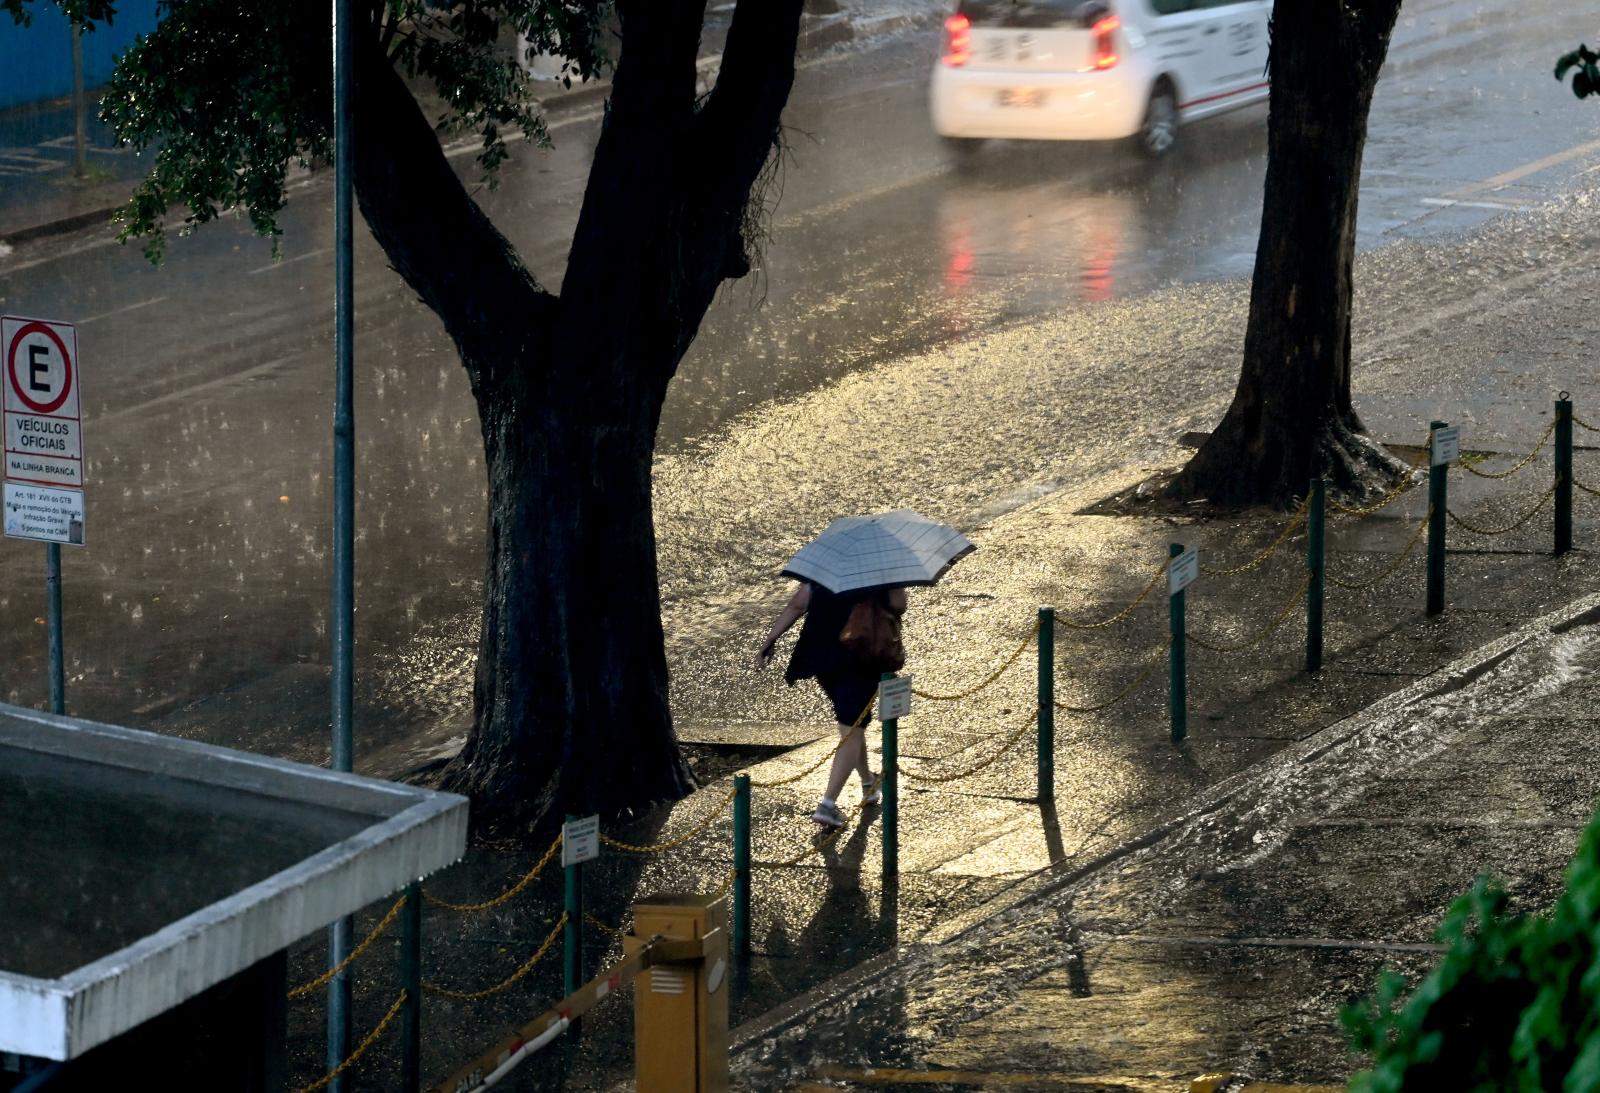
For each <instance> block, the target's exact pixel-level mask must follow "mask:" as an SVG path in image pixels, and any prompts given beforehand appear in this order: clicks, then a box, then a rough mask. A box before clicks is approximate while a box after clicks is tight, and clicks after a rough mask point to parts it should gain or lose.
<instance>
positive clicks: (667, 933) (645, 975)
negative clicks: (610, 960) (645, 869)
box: [623, 895, 729, 1093]
mask: <svg viewBox="0 0 1600 1093" xmlns="http://www.w3.org/2000/svg"><path fill="white" fill-rule="evenodd" d="M657 937H659V938H662V939H665V940H670V941H675V942H689V943H698V944H689V945H685V946H683V948H684V949H685V958H684V959H682V960H677V959H673V960H669V961H663V962H652V965H651V966H650V967H648V968H646V969H645V970H644V971H643V972H641V973H640V974H639V976H638V978H636V979H635V980H634V981H633V1020H634V1037H633V1044H634V1048H633V1050H634V1073H635V1074H636V1076H637V1086H638V1090H639V1093H724V1091H725V1090H726V1089H727V1088H728V989H729V988H728V972H729V968H728V904H727V901H726V899H725V898H723V897H721V896H715V897H713V896H700V895H660V896H651V897H650V898H649V899H646V900H644V901H643V902H640V903H636V904H634V905H633V932H632V933H631V934H629V935H628V936H627V937H625V938H624V939H623V950H624V952H629V953H631V952H633V951H635V950H637V949H639V948H641V947H643V946H644V945H645V944H646V943H648V942H649V941H650V940H651V939H652V938H657ZM677 947H678V946H673V948H677ZM696 952H697V953H698V955H690V954H693V953H696Z"/></svg>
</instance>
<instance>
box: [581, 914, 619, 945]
mask: <svg viewBox="0 0 1600 1093" xmlns="http://www.w3.org/2000/svg"><path fill="white" fill-rule="evenodd" d="M583 921H585V922H587V923H588V924H589V925H590V926H593V927H595V928H596V929H597V930H600V931H601V932H602V933H606V934H610V935H611V936H612V937H613V938H616V939H617V940H618V941H620V940H622V939H623V938H624V937H626V936H628V931H626V930H624V929H622V928H621V927H619V926H613V925H611V924H610V923H608V922H601V921H600V920H599V919H597V918H595V917H594V916H593V915H591V914H590V913H589V912H588V911H585V912H584V913H583Z"/></svg>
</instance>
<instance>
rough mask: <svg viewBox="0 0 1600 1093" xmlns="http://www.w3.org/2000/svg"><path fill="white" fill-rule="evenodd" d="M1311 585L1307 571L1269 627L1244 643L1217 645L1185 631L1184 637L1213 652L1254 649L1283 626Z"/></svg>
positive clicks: (1237, 651) (1234, 651) (1238, 651)
mask: <svg viewBox="0 0 1600 1093" xmlns="http://www.w3.org/2000/svg"><path fill="white" fill-rule="evenodd" d="M1310 587H1311V574H1310V573H1307V574H1306V579H1305V580H1303V581H1301V582H1300V587H1299V588H1298V589H1296V590H1295V593H1294V595H1292V596H1290V597H1289V599H1288V601H1287V602H1285V603H1284V605H1283V607H1282V608H1280V609H1279V611H1278V613H1277V615H1275V616H1273V619H1272V621H1271V622H1270V623H1268V624H1267V628H1266V629H1265V630H1263V631H1261V633H1259V634H1257V635H1256V636H1255V637H1253V638H1251V639H1250V640H1249V641H1247V642H1245V643H1244V644H1242V645H1217V644H1214V643H1212V642H1209V641H1204V640H1202V639H1200V638H1197V637H1195V636H1194V635H1193V634H1189V633H1185V634H1184V637H1186V638H1188V639H1189V641H1190V642H1191V643H1192V644H1194V645H1196V646H1198V647H1199V648H1201V649H1205V650H1208V651H1210V652H1213V653H1242V652H1244V651H1245V650H1246V649H1254V648H1255V647H1256V646H1257V645H1260V644H1261V643H1262V642H1263V641H1265V640H1266V639H1267V635H1269V634H1271V633H1272V632H1273V631H1274V630H1276V629H1277V628H1278V627H1280V626H1282V625H1283V624H1284V621H1285V620H1287V619H1288V617H1289V616H1290V615H1292V614H1293V613H1294V609H1295V608H1296V607H1297V606H1299V603H1300V601H1301V600H1303V599H1304V598H1305V594H1306V589H1308V588H1310Z"/></svg>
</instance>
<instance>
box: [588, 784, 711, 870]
mask: <svg viewBox="0 0 1600 1093" xmlns="http://www.w3.org/2000/svg"><path fill="white" fill-rule="evenodd" d="M738 795H739V791H738V789H737V788H735V789H734V790H732V791H730V792H729V794H728V795H727V796H726V797H724V798H723V799H722V802H721V803H720V804H718V805H717V807H716V808H713V809H712V810H711V811H710V812H708V813H706V815H705V818H704V819H702V820H701V821H700V822H699V823H697V824H695V825H694V826H693V827H692V828H690V829H689V830H688V831H686V832H685V833H684V834H682V835H680V836H678V837H677V838H676V839H673V840H672V841H671V842H665V843H648V844H645V845H642V846H636V845H634V844H633V843H625V842H623V841H621V840H620V839H613V838H612V837H611V836H610V835H606V834H604V833H602V834H601V836H600V841H601V842H603V843H605V844H606V845H607V846H609V847H611V849H613V850H624V851H627V852H628V853H629V854H660V853H662V852H663V851H667V850H676V849H677V848H678V847H680V846H683V845H684V844H685V843H687V842H689V840H691V839H693V838H694V837H695V836H696V835H698V834H700V832H702V831H704V830H705V829H706V828H708V827H710V826H711V824H712V822H713V821H715V820H716V818H717V817H718V816H720V815H721V814H722V810H723V809H725V808H727V807H728V806H729V805H731V804H733V799H734V798H735V797H737V796H738Z"/></svg>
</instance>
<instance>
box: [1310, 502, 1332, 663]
mask: <svg viewBox="0 0 1600 1093" xmlns="http://www.w3.org/2000/svg"><path fill="white" fill-rule="evenodd" d="M1310 505H1311V507H1310V510H1309V511H1308V512H1307V514H1306V569H1308V570H1309V571H1310V573H1311V583H1310V584H1309V585H1307V586H1306V671H1308V672H1319V671H1321V670H1322V600H1323V577H1324V575H1325V574H1326V572H1327V528H1328V521H1327V515H1328V484H1327V482H1326V481H1325V480H1324V479H1322V478H1313V479H1312V480H1311V500H1310Z"/></svg>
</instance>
